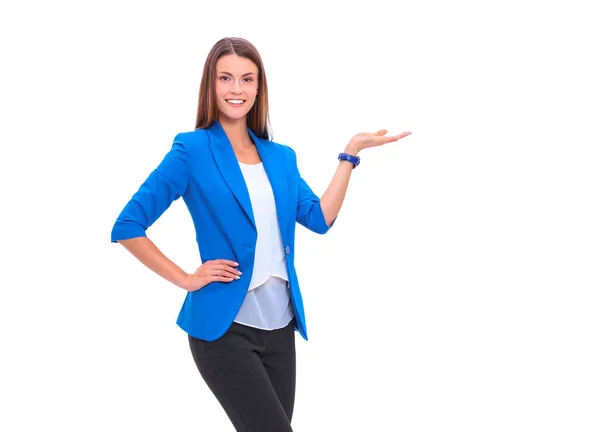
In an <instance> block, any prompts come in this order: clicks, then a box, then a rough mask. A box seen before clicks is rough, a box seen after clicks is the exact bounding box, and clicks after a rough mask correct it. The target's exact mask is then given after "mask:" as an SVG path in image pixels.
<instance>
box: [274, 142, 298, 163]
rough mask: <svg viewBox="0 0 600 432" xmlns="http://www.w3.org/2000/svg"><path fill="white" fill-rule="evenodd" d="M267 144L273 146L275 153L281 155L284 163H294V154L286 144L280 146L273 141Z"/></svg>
mask: <svg viewBox="0 0 600 432" xmlns="http://www.w3.org/2000/svg"><path fill="white" fill-rule="evenodd" d="M269 143H270V144H271V145H273V146H274V149H275V151H276V152H277V153H279V154H280V155H282V156H283V158H284V159H285V160H286V161H292V162H294V163H296V152H295V151H294V149H293V148H291V147H290V146H288V145H286V144H281V143H278V142H275V141H269Z"/></svg>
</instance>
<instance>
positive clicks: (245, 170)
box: [234, 162, 294, 330]
mask: <svg viewBox="0 0 600 432" xmlns="http://www.w3.org/2000/svg"><path fill="white" fill-rule="evenodd" d="M239 165H240V168H241V170H242V174H243V176H244V180H245V181H246V187H247V188H248V193H249V195H250V201H251V203H252V212H253V213H254V221H255V222H256V228H257V231H258V237H257V240H256V253H255V255H254V270H253V272H252V278H251V279H250V286H249V287H248V293H247V294H246V298H245V299H244V302H243V303H242V306H241V308H240V310H239V312H238V314H237V316H236V317H235V319H234V321H235V322H237V323H239V324H244V325H248V326H251V327H256V328H260V329H263V330H275V329H278V328H282V327H285V326H286V325H287V324H288V323H289V322H290V321H291V320H292V318H293V317H294V311H293V309H292V302H291V297H290V292H289V283H288V280H289V279H288V272H287V267H286V263H285V253H284V251H283V241H282V238H281V232H280V230H279V222H278V220H277V209H276V207H275V198H274V196H273V189H272V188H271V183H270V182H269V179H268V177H267V173H266V172H265V169H264V166H263V164H262V163H258V164H255V165H248V164H244V163H242V162H239Z"/></svg>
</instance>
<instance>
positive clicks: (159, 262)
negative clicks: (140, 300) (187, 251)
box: [111, 135, 189, 288]
mask: <svg viewBox="0 0 600 432" xmlns="http://www.w3.org/2000/svg"><path fill="white" fill-rule="evenodd" d="M188 175H189V168H188V161H187V155H186V151H185V147H184V146H183V143H182V142H181V140H180V139H179V135H178V136H177V137H175V140H174V142H173V146H172V147H171V150H170V151H169V152H168V153H167V155H166V156H165V157H164V158H163V160H162V162H161V163H160V165H159V166H158V167H157V168H156V169H155V170H154V171H153V172H152V173H151V174H150V175H149V176H148V178H147V179H146V181H145V182H144V183H143V184H142V185H141V186H140V188H139V190H138V191H137V192H136V193H135V194H134V195H133V197H132V198H131V199H130V201H129V202H128V203H127V205H126V206H125V207H124V208H123V210H122V211H121V214H120V215H119V217H118V218H117V220H116V222H115V224H114V226H113V229H112V232H111V241H112V242H113V243H119V244H121V245H123V246H124V247H125V248H126V249H127V250H128V251H129V252H130V253H131V254H132V255H134V256H135V257H136V258H137V259H138V260H139V261H140V262H141V263H142V264H144V265H145V266H146V267H148V268H149V269H150V270H152V271H154V272H155V273H157V274H158V275H160V276H161V277H163V278H164V279H166V280H168V281H169V282H172V283H173V284H175V285H177V286H178V287H180V288H184V286H185V283H186V279H187V273H185V272H184V271H183V270H182V269H181V268H179V267H178V266H177V265H176V264H175V263H173V262H172V261H171V260H170V259H168V258H167V257H166V256H165V255H164V254H163V253H162V252H161V251H160V250H159V249H158V248H157V247H156V245H155V244H154V243H153V242H152V241H151V240H150V239H149V238H147V237H146V230H147V229H148V228H149V227H150V226H151V225H152V224H153V223H154V222H155V221H156V220H157V219H158V218H159V217H160V216H161V215H162V214H163V213H164V212H165V210H167V208H168V207H169V206H170V205H171V203H172V202H173V201H175V200H177V199H178V198H179V197H180V196H182V195H183V194H184V192H185V190H186V188H187V184H188Z"/></svg>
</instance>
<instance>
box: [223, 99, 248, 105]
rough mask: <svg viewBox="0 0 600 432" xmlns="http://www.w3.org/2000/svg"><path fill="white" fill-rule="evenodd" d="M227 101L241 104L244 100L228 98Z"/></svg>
mask: <svg viewBox="0 0 600 432" xmlns="http://www.w3.org/2000/svg"><path fill="white" fill-rule="evenodd" d="M227 102H229V103H233V104H243V103H244V101H243V100H240V99H229V100H228V101H227Z"/></svg>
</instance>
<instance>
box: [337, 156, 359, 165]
mask: <svg viewBox="0 0 600 432" xmlns="http://www.w3.org/2000/svg"><path fill="white" fill-rule="evenodd" d="M338 160H341V161H342V160H345V161H348V162H350V163H351V164H353V165H354V166H353V167H352V169H354V168H356V167H357V166H358V165H359V164H360V157H358V156H352V155H349V154H348V153H340V154H339V155H338Z"/></svg>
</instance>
